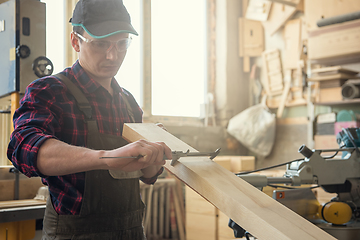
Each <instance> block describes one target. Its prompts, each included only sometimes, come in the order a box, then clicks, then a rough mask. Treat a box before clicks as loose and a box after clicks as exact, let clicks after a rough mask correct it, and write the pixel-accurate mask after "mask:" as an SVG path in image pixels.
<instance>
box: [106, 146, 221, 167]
mask: <svg viewBox="0 0 360 240" xmlns="http://www.w3.org/2000/svg"><path fill="white" fill-rule="evenodd" d="M220 150H221V148H218V149H216V150H215V152H190V150H187V151H186V152H183V151H172V152H171V153H172V160H171V164H170V165H171V166H174V165H175V163H176V162H177V161H178V160H179V158H182V157H204V156H209V157H210V159H211V160H212V159H214V158H215V157H216V156H217V155H218V154H219V153H220ZM141 157H143V156H141V155H139V156H137V157H133V156H127V157H100V159H103V158H137V159H139V158H141ZM164 160H168V159H166V156H165V155H164Z"/></svg>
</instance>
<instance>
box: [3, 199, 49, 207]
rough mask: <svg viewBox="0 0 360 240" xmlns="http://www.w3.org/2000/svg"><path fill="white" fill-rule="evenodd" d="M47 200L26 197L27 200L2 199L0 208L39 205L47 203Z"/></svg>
mask: <svg viewBox="0 0 360 240" xmlns="http://www.w3.org/2000/svg"><path fill="white" fill-rule="evenodd" d="M45 204H46V201H45V200H36V199H25V200H12V201H0V209H6V208H16V207H31V206H38V205H45Z"/></svg>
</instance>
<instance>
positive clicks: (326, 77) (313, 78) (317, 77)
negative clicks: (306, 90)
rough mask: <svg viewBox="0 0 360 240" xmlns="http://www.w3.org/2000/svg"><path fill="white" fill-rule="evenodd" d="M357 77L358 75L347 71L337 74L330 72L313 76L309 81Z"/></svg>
mask: <svg viewBox="0 0 360 240" xmlns="http://www.w3.org/2000/svg"><path fill="white" fill-rule="evenodd" d="M351 78H352V79H357V78H359V77H358V76H354V75H349V74H346V73H337V74H329V75H317V76H311V78H308V81H310V82H318V81H327V80H339V79H351Z"/></svg>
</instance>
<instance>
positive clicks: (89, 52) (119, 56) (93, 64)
mask: <svg viewBox="0 0 360 240" xmlns="http://www.w3.org/2000/svg"><path fill="white" fill-rule="evenodd" d="M82 36H83V37H85V38H86V39H89V40H93V41H108V42H113V44H111V47H110V48H109V49H108V50H101V49H99V47H96V46H95V45H94V43H93V42H85V41H83V40H82V41H80V39H79V37H78V36H76V35H75V34H74V33H72V34H71V42H72V45H73V48H74V49H75V51H77V52H78V53H79V62H80V65H81V66H82V67H83V68H84V70H85V71H86V72H87V73H88V74H89V75H90V76H91V77H92V78H93V79H94V80H97V81H103V80H108V79H111V78H112V77H114V76H115V75H116V73H117V72H118V70H119V68H120V66H121V64H122V62H123V61H124V58H125V55H126V50H124V51H121V52H119V51H118V50H117V49H118V48H117V46H115V44H114V42H117V41H119V40H121V39H125V38H128V37H129V34H128V33H119V34H115V35H112V36H110V37H106V38H102V39H93V38H92V37H90V35H89V34H87V33H86V32H84V33H83V34H82Z"/></svg>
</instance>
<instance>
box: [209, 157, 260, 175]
mask: <svg viewBox="0 0 360 240" xmlns="http://www.w3.org/2000/svg"><path fill="white" fill-rule="evenodd" d="M214 161H215V162H216V163H218V164H220V165H221V166H222V167H224V168H226V169H227V170H229V171H231V172H233V173H238V172H243V171H251V170H254V169H255V157H254V156H217V157H216V158H214Z"/></svg>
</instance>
